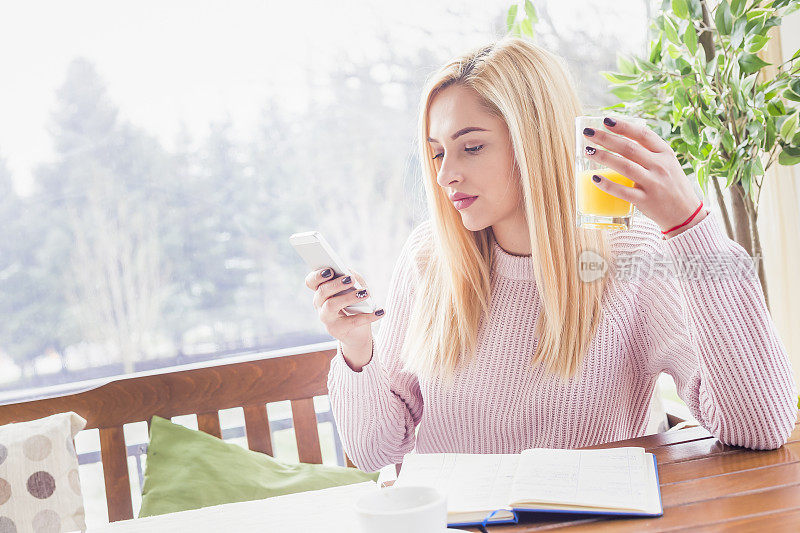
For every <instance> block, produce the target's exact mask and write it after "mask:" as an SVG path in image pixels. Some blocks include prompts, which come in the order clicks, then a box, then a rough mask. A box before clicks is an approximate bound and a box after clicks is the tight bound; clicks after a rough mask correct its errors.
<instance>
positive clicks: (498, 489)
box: [394, 453, 520, 513]
mask: <svg viewBox="0 0 800 533" xmlns="http://www.w3.org/2000/svg"><path fill="white" fill-rule="evenodd" d="M519 459H520V456H519V455H518V454H461V453H430V454H422V453H411V454H407V455H406V456H405V457H404V458H403V467H402V469H401V470H400V475H399V476H398V477H397V481H396V482H395V484H394V486H396V487H399V486H403V485H428V486H432V487H435V488H436V489H438V490H440V491H442V492H443V493H445V494H446V495H447V511H448V513H464V512H476V511H494V510H495V509H508V508H509V505H508V503H509V494H510V489H511V482H512V480H513V479H514V474H515V472H516V471H517V463H518V462H519Z"/></svg>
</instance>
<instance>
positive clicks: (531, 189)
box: [402, 37, 609, 381]
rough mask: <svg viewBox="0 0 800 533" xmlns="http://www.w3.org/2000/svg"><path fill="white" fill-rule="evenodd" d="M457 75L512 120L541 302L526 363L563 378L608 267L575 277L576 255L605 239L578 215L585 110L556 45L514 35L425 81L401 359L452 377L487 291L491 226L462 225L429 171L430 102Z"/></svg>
mask: <svg viewBox="0 0 800 533" xmlns="http://www.w3.org/2000/svg"><path fill="white" fill-rule="evenodd" d="M454 84H462V85H463V86H466V87H469V88H472V89H474V90H475V91H477V93H478V94H479V95H480V97H481V98H482V100H483V103H484V105H485V106H486V108H487V109H488V110H489V111H490V112H491V113H493V114H495V115H496V116H498V117H500V118H502V119H503V120H504V121H505V123H506V125H507V127H508V131H509V134H510V138H511V142H512V145H513V151H514V158H515V165H516V170H517V171H518V175H519V180H520V182H519V187H518V189H521V191H522V197H521V199H520V200H521V202H522V204H523V211H524V213H525V219H526V222H527V225H528V228H529V230H530V237H531V249H532V250H533V254H532V259H533V261H532V264H533V272H532V273H531V276H532V278H531V279H532V280H533V281H535V283H536V286H537V289H538V292H539V295H540V298H541V303H542V312H541V313H540V315H539V317H538V318H537V322H536V329H535V334H536V337H537V339H538V345H537V347H536V352H535V353H534V354H532V357H531V364H532V365H536V364H539V363H541V364H542V365H543V367H544V369H545V370H546V371H548V372H550V373H552V374H553V375H555V376H558V377H560V378H561V379H562V380H568V379H570V378H571V377H573V376H574V375H575V373H576V372H577V370H578V369H579V368H580V365H581V362H582V361H583V358H584V356H585V354H586V352H587V351H588V347H589V344H590V342H591V339H592V337H593V336H594V334H595V332H596V330H597V326H598V323H599V321H600V310H601V302H602V295H603V293H604V289H605V279H606V278H605V277H601V278H600V279H599V280H596V281H593V282H584V281H581V279H580V278H579V272H578V258H579V255H580V254H581V252H582V251H584V250H592V251H593V252H595V253H597V254H599V255H600V256H601V257H603V258H604V259H606V260H608V257H609V256H608V249H609V246H608V242H607V241H606V238H605V236H604V235H603V233H602V232H601V231H599V230H586V229H580V228H578V227H577V226H576V222H575V216H576V213H575V180H574V172H575V171H574V167H573V157H574V151H575V133H574V119H575V117H576V116H578V115H580V114H582V113H581V106H580V102H579V100H578V97H577V95H576V93H575V89H574V88H573V85H572V81H571V78H570V76H569V73H568V71H567V69H566V68H565V66H564V65H563V60H562V59H561V58H560V57H558V56H556V55H554V54H552V53H550V52H548V51H546V50H544V49H543V48H541V47H539V46H537V45H535V44H533V43H531V42H529V41H526V40H523V39H519V38H516V37H505V38H503V39H501V40H499V41H496V42H494V43H492V44H491V45H489V46H486V47H481V48H479V49H476V50H474V51H472V52H470V53H468V54H465V55H462V56H459V57H457V58H455V59H453V60H451V61H450V62H448V63H447V64H446V65H444V66H443V67H442V68H440V69H439V70H438V71H437V72H435V73H434V74H433V75H432V76H431V77H429V78H428V80H427V82H426V86H425V88H424V90H423V92H422V98H421V102H420V113H419V132H418V133H419V138H418V143H419V150H420V152H419V153H420V160H421V161H422V170H423V181H424V186H425V195H426V199H427V209H428V211H429V213H430V218H431V223H432V230H433V231H432V232H433V235H434V238H433V242H432V243H431V244H432V246H433V249H431V250H430V252H429V258H428V259H427V265H426V267H425V268H424V270H423V271H422V272H421V273H420V278H419V280H418V284H417V289H416V295H415V298H414V305H413V309H412V313H411V317H410V319H409V324H408V330H407V335H406V340H405V342H404V344H403V349H402V359H403V361H404V368H405V369H406V370H408V371H411V372H414V373H416V374H418V375H419V376H426V377H429V378H430V377H440V378H443V379H444V380H445V381H451V380H452V377H453V375H454V373H455V370H456V369H457V368H458V366H459V365H460V364H465V363H467V362H468V361H470V360H471V359H472V358H473V357H474V352H475V348H476V345H477V336H478V328H479V321H480V319H481V317H485V316H486V315H487V314H488V312H489V306H490V302H491V286H490V272H491V262H492V261H493V258H492V245H491V239H492V235H491V233H490V232H491V231H492V229H491V227H487V228H485V229H483V230H479V231H475V232H473V231H470V230H468V229H466V228H465V227H464V225H463V223H462V221H461V217H460V215H459V214H458V212H457V211H456V209H455V208H454V207H453V204H452V202H451V201H450V200H449V198H448V197H447V194H446V192H445V191H444V190H443V189H442V188H441V187H440V186H439V185H438V184H437V182H436V177H437V170H436V166H435V162H434V161H433V159H432V158H433V156H434V155H435V154H434V153H433V150H432V148H431V146H430V144H429V143H428V142H427V138H428V135H429V124H428V122H429V109H430V105H431V102H432V101H433V99H434V97H435V96H436V95H437V94H438V93H439V92H440V91H441V90H443V89H444V88H445V87H448V86H450V85H454ZM531 311H532V312H533V309H531Z"/></svg>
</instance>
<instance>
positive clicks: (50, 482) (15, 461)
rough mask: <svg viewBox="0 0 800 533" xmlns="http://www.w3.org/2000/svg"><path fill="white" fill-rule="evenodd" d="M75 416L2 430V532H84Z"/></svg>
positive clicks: (78, 426) (79, 420)
mask: <svg viewBox="0 0 800 533" xmlns="http://www.w3.org/2000/svg"><path fill="white" fill-rule="evenodd" d="M84 426H86V420H84V419H83V418H81V417H80V416H78V415H77V414H75V413H73V412H69V413H59V414H55V415H52V416H48V417H46V418H41V419H39V420H32V421H30V422H20V423H17V424H8V425H5V426H0V533H23V532H28V531H31V532H35V533H50V532H60V531H76V530H85V529H86V524H85V520H84V510H83V498H82V496H81V484H80V479H79V477H78V457H77V455H76V454H75V445H74V441H73V439H74V437H75V434H77V433H78V431H80V430H81V429H83V428H84Z"/></svg>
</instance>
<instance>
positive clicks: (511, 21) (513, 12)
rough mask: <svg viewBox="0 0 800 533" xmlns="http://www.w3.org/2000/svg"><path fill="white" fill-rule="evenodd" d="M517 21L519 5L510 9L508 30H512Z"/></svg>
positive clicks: (507, 18)
mask: <svg viewBox="0 0 800 533" xmlns="http://www.w3.org/2000/svg"><path fill="white" fill-rule="evenodd" d="M516 19H517V4H513V5H512V6H511V7H509V8H508V14H507V15H506V28H507V29H509V30H511V26H513V25H514V21H515V20H516Z"/></svg>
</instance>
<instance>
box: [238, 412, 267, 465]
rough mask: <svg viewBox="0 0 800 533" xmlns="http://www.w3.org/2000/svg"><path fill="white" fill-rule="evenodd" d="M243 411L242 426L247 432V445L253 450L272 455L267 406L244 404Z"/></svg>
mask: <svg viewBox="0 0 800 533" xmlns="http://www.w3.org/2000/svg"><path fill="white" fill-rule="evenodd" d="M242 410H243V411H244V427H245V433H246V434H247V447H248V448H250V449H251V450H253V451H254V452H261V453H265V454H267V455H272V436H271V435H270V430H269V418H267V406H266V404H261V405H246V406H245V407H243V408H242Z"/></svg>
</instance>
